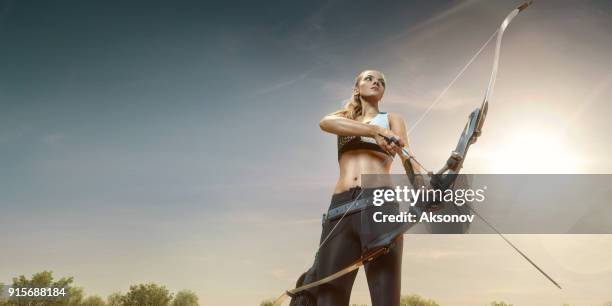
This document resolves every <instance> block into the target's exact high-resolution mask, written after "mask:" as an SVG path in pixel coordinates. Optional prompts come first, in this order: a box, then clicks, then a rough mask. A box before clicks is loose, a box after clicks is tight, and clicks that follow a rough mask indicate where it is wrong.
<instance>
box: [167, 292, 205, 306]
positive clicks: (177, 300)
mask: <svg viewBox="0 0 612 306" xmlns="http://www.w3.org/2000/svg"><path fill="white" fill-rule="evenodd" d="M199 305H200V304H198V296H197V295H196V294H195V292H193V291H190V290H181V291H179V292H178V293H177V294H176V296H175V297H174V300H172V306H199Z"/></svg>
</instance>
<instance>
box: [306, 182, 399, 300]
mask: <svg viewBox="0 0 612 306" xmlns="http://www.w3.org/2000/svg"><path fill="white" fill-rule="evenodd" d="M372 192H373V189H360V188H356V189H351V190H349V191H346V192H343V193H340V194H334V195H333V197H332V200H331V205H330V209H332V208H335V207H338V206H340V205H343V204H345V203H348V202H351V201H354V200H355V199H357V198H358V197H359V198H364V197H370V198H371V197H372ZM378 211H381V212H383V213H384V214H397V213H398V211H399V208H398V206H397V203H385V204H383V206H380V207H370V208H368V209H365V210H362V211H360V212H357V213H354V214H350V215H347V216H345V217H344V218H343V219H342V220H340V219H336V220H333V221H331V222H324V223H323V231H322V233H321V242H323V241H324V240H325V239H326V237H327V236H328V234H329V233H330V231H332V229H333V228H334V227H336V228H335V229H333V232H332V234H331V236H329V238H327V240H326V241H325V242H324V243H323V245H322V246H321V248H320V249H319V252H318V254H317V259H316V263H315V267H316V274H317V278H318V279H321V278H323V277H326V276H328V275H330V274H333V273H334V272H337V271H339V270H340V269H342V268H345V267H347V266H349V265H350V264H352V263H354V262H355V261H356V260H358V259H359V258H360V257H361V255H362V254H363V253H365V252H367V251H369V248H370V247H371V245H370V243H371V242H372V241H375V240H376V239H377V238H378V237H380V236H381V235H384V234H387V233H389V232H391V231H393V229H395V228H397V227H398V225H397V224H393V223H376V222H374V221H373V219H372V214H373V213H374V212H378ZM338 222H340V223H339V224H338ZM336 225H337V226H336ZM402 238H403V237H402V235H399V236H398V237H397V238H396V239H395V240H394V243H393V245H392V247H391V249H390V251H389V253H387V254H385V255H382V256H380V257H378V258H376V259H375V260H373V261H371V262H368V263H366V264H365V272H366V277H367V280H368V287H369V288H370V296H371V299H372V306H398V305H399V301H400V292H401V270H402V248H403V239H402ZM356 276H357V271H354V272H351V273H349V274H347V275H345V276H343V277H340V278H338V279H336V280H334V281H332V282H330V283H327V284H324V285H321V286H320V287H319V288H318V289H317V294H316V295H317V305H318V306H342V305H348V304H349V299H350V295H351V289H352V287H353V282H354V281H355V277H356Z"/></svg>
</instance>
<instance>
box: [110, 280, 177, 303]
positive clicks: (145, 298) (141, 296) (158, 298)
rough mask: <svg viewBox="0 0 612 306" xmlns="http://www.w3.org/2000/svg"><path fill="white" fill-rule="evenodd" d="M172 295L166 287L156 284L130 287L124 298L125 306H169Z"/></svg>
mask: <svg viewBox="0 0 612 306" xmlns="http://www.w3.org/2000/svg"><path fill="white" fill-rule="evenodd" d="M171 300H172V293H170V292H169V291H168V289H166V287H165V286H158V285H156V284H154V283H149V284H140V285H135V286H130V291H128V293H127V294H126V295H125V297H124V298H123V301H122V302H123V303H122V305H123V306H168V305H170V301H171Z"/></svg>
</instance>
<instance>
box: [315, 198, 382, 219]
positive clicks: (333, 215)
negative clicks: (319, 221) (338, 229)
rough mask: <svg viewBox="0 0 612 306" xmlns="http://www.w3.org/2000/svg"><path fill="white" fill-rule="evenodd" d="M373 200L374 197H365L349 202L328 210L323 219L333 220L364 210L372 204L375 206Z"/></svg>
mask: <svg viewBox="0 0 612 306" xmlns="http://www.w3.org/2000/svg"><path fill="white" fill-rule="evenodd" d="M372 200H373V199H372V198H363V199H357V200H354V201H350V202H347V203H345V204H342V205H340V206H338V207H336V208H332V209H330V210H328V211H327V214H325V215H324V216H323V219H324V220H325V221H333V220H336V219H338V218H340V217H342V216H343V215H350V214H354V213H356V212H359V211H362V210H364V209H366V208H368V207H370V206H374V204H373V201H372Z"/></svg>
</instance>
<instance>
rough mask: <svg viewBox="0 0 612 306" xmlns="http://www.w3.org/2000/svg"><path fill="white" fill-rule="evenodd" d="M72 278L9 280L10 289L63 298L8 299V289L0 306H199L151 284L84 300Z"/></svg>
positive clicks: (183, 294) (189, 294)
mask: <svg viewBox="0 0 612 306" xmlns="http://www.w3.org/2000/svg"><path fill="white" fill-rule="evenodd" d="M73 282H74V278H73V277H62V278H61V279H59V280H54V279H53V272H52V271H43V272H39V273H36V274H34V275H32V278H31V279H27V278H26V277H25V276H23V275H21V276H19V277H14V278H13V283H12V284H11V285H10V286H11V287H12V288H64V291H63V292H64V294H63V295H59V296H57V297H54V298H43V297H28V296H21V297H10V296H8V293H9V292H8V290H7V289H8V287H7V286H6V285H5V284H2V283H0V288H4V290H2V292H1V295H0V306H199V304H198V296H197V295H196V294H195V293H194V292H193V291H190V290H181V291H179V292H177V293H176V294H173V293H171V292H170V291H169V290H168V289H167V288H166V287H165V286H161V285H157V284H154V283H148V284H139V285H133V286H130V289H129V290H128V292H127V293H125V294H122V293H121V292H115V293H113V294H111V295H109V296H108V297H106V299H103V298H101V297H99V296H97V295H91V296H85V292H84V290H83V288H82V287H76V286H75V285H74V284H73Z"/></svg>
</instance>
